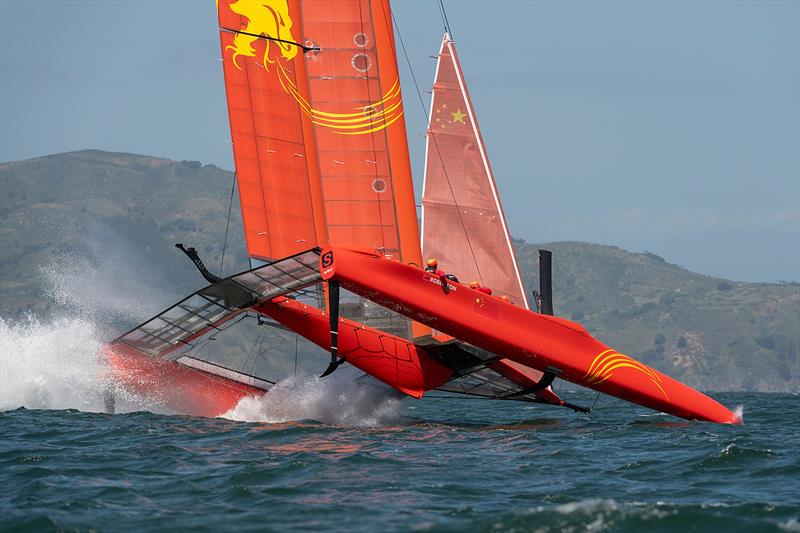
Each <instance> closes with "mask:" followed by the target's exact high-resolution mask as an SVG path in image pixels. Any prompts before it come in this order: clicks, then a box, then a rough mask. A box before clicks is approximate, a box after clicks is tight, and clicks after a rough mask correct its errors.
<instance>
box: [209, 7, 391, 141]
mask: <svg viewBox="0 0 800 533" xmlns="http://www.w3.org/2000/svg"><path fill="white" fill-rule="evenodd" d="M218 6H219V4H218ZM229 7H230V9H231V11H233V12H234V13H236V14H238V15H241V16H242V17H244V18H246V19H247V21H248V22H247V25H246V26H245V27H244V28H242V31H243V32H246V33H249V34H252V35H245V34H243V33H239V34H237V35H236V36H235V37H234V38H233V45H230V46H227V47H226V48H225V50H226V51H231V52H232V55H231V61H232V62H233V64H234V66H235V67H236V68H237V69H239V70H242V65H240V64H239V61H238V58H239V57H240V56H244V57H253V58H255V57H256V50H255V48H254V47H253V43H255V42H256V41H257V40H258V39H260V37H254V35H264V36H268V37H272V38H277V39H281V40H282V41H290V42H278V41H272V40H269V39H267V40H265V43H264V56H263V57H262V58H261V61H260V62H259V64H260V65H261V66H263V67H264V69H265V70H266V71H268V72H275V73H276V75H277V77H278V81H279V82H280V84H281V87H282V88H283V90H284V91H286V93H287V94H289V95H290V96H291V97H292V98H294V100H295V101H296V102H297V104H298V105H299V106H300V109H301V110H302V111H303V113H305V114H306V115H307V116H308V117H309V118H310V119H311V122H312V123H313V124H315V125H317V126H321V127H324V128H327V129H329V130H331V131H332V132H333V133H338V134H340V135H362V134H366V133H372V132H376V131H380V130H382V129H385V128H388V127H389V126H391V125H392V124H394V123H395V122H396V121H397V120H398V119H399V118H400V117H402V116H403V101H402V97H401V95H400V80H399V79H397V80H395V82H394V83H393V84H392V86H391V87H390V88H389V90H388V91H386V93H385V94H384V95H383V96H382V97H381V99H380V100H379V101H377V102H374V103H371V104H369V105H366V106H360V107H354V108H353V112H352V113H331V112H328V111H323V110H321V109H315V108H314V107H312V106H311V104H310V103H309V101H308V100H307V99H306V98H305V97H304V96H303V95H302V94H301V92H300V91H299V90H298V88H297V85H296V84H295V82H294V80H293V79H292V76H291V70H289V69H288V68H287V67H286V66H284V64H283V63H285V62H289V61H292V60H293V59H295V56H297V52H298V48H299V47H298V46H297V45H295V44H292V43H296V42H298V41H297V40H296V39H295V38H294V36H293V35H292V24H293V23H292V19H291V17H290V15H289V5H288V3H287V0H238V1H236V2H233V3H231V4H230V5H229ZM273 45H274V46H273ZM270 66H277V68H275V69H271V68H270Z"/></svg>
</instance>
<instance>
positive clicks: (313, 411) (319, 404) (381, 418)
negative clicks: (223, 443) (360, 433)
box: [222, 368, 402, 427]
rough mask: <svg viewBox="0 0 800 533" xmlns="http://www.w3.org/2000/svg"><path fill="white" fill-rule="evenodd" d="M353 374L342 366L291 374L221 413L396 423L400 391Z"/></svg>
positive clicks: (276, 419)
mask: <svg viewBox="0 0 800 533" xmlns="http://www.w3.org/2000/svg"><path fill="white" fill-rule="evenodd" d="M356 375H357V374H356V373H355V372H346V371H345V369H344V368H343V369H341V370H339V371H337V372H336V373H335V374H333V375H331V376H328V377H326V378H325V379H320V378H318V377H315V376H307V375H298V376H293V377H290V378H287V379H284V380H282V381H280V382H278V383H277V384H276V385H275V386H274V387H273V388H272V389H270V391H269V392H268V393H267V394H265V395H264V396H262V397H261V398H244V399H243V400H241V401H240V402H239V404H238V405H237V406H236V407H235V408H233V409H231V410H230V411H228V412H227V413H225V414H223V415H222V416H223V417H224V418H230V419H231V420H241V421H247V422H268V423H281V422H289V421H295V420H317V421H319V422H324V423H326V424H333V425H337V426H358V427H375V426H384V425H388V424H392V423H395V422H396V421H397V420H398V419H399V417H400V406H401V402H402V398H401V397H400V395H399V393H394V392H392V391H391V389H389V388H388V387H385V386H383V385H379V384H377V382H373V383H375V385H372V386H365V385H364V384H363V381H361V382H359V381H355V380H354V378H355V377H356ZM370 380H371V378H370ZM364 381H366V380H364Z"/></svg>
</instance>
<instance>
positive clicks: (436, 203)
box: [104, 0, 740, 423]
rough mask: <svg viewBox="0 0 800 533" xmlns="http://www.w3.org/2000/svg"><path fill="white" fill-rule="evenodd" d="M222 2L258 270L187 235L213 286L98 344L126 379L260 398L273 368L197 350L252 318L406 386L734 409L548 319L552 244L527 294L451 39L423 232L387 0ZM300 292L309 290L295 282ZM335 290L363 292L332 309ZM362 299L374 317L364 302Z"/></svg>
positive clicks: (211, 400) (181, 390)
mask: <svg viewBox="0 0 800 533" xmlns="http://www.w3.org/2000/svg"><path fill="white" fill-rule="evenodd" d="M218 11H219V27H220V40H221V46H222V54H223V66H224V75H225V86H226V90H227V99H228V111H229V116H230V123H231V135H232V141H233V150H234V158H235V163H236V175H237V181H238V186H239V195H240V200H241V206H242V218H243V221H244V230H245V237H246V242H247V251H248V255H249V256H250V257H251V258H252V259H254V260H258V261H259V262H261V265H260V266H257V267H255V268H253V269H251V270H249V271H246V272H242V273H240V274H237V275H234V276H231V277H228V278H224V279H222V278H218V277H216V276H214V275H213V274H210V273H208V271H206V270H205V268H204V267H203V265H202V262H201V261H200V259H199V258H198V257H197V255H196V253H195V252H194V251H193V250H192V249H189V250H185V249H184V251H186V252H187V254H189V255H190V257H192V259H193V260H194V261H195V263H196V264H197V265H198V267H199V268H200V269H201V272H203V274H204V276H205V277H206V279H208V280H209V281H210V282H211V284H210V285H209V286H207V287H205V288H203V289H201V290H199V291H197V292H195V293H194V294H192V295H191V296H189V297H187V298H185V299H184V300H182V301H180V302H178V303H177V304H175V305H174V306H172V307H170V308H169V309H167V310H166V311H164V312H162V313H160V314H159V315H157V316H155V317H154V318H152V319H150V320H148V321H147V322H145V323H144V324H141V325H140V326H137V327H136V328H134V329H132V330H131V331H129V332H127V333H126V334H124V335H122V336H120V337H119V338H117V339H115V340H114V341H112V342H111V343H109V344H108V345H107V346H106V347H105V350H104V351H105V353H106V355H107V357H108V360H109V362H110V363H111V368H112V369H113V374H114V377H115V379H116V380H117V381H118V382H119V383H120V385H121V386H123V387H125V388H126V389H128V390H133V391H135V392H137V393H140V394H143V395H146V396H148V397H150V398H155V399H156V400H158V401H161V402H163V403H165V404H167V405H169V406H171V407H173V408H175V409H177V410H179V411H182V412H186V413H190V414H198V415H204V416H217V415H220V414H222V413H224V412H226V411H228V410H230V409H231V408H233V407H234V406H235V405H236V404H237V403H238V401H239V400H241V399H242V398H244V397H246V396H253V395H262V394H264V393H266V392H267V391H269V389H270V387H271V386H272V385H273V384H274V381H273V380H270V379H268V378H267V377H263V376H255V375H251V374H249V373H246V372H244V371H242V369H236V368H230V367H227V366H224V365H220V364H218V363H214V362H210V361H207V360H203V359H202V358H201V357H199V356H198V354H197V353H195V351H196V348H197V346H199V345H200V343H201V341H202V340H203V339H206V338H208V337H209V336H212V335H215V334H217V333H218V332H219V331H222V330H224V329H226V328H227V327H229V326H230V325H231V324H234V323H235V322H237V321H238V320H240V319H241V318H242V317H244V316H249V315H253V316H259V317H269V318H270V319H271V320H274V321H275V323H279V324H281V325H282V326H283V327H285V328H288V329H290V330H292V331H294V332H296V333H297V334H299V335H302V336H303V337H305V338H306V339H308V340H310V341H312V342H313V343H315V344H317V345H318V346H320V347H322V348H323V349H324V350H328V351H330V357H331V360H330V364H329V366H328V368H327V370H325V372H324V373H323V376H326V375H328V374H330V373H331V372H333V371H334V370H336V368H338V366H339V365H341V364H344V363H346V364H349V365H352V366H354V367H356V368H358V369H359V370H361V371H363V372H364V373H366V374H368V375H370V376H372V377H374V378H376V379H378V380H380V381H382V382H383V383H385V384H387V385H389V386H391V387H393V388H394V389H396V390H398V391H400V392H402V393H405V394H408V395H410V396H412V397H415V398H421V397H422V396H423V395H425V393H426V392H428V391H431V390H442V391H448V392H452V393H461V394H470V395H478V396H484V397H488V398H496V399H505V400H520V401H528V402H539V403H545V404H552V405H561V406H566V407H570V408H572V409H575V410H579V411H588V410H587V409H585V408H582V407H580V406H576V405H572V404H569V403H566V402H564V401H563V400H561V399H560V398H559V397H558V396H557V395H556V394H555V393H554V392H553V390H552V388H551V384H552V383H553V381H554V380H555V379H565V380H568V381H571V382H573V383H577V384H579V385H582V386H584V387H589V388H591V389H594V390H597V391H599V392H603V393H606V394H610V395H613V396H616V397H618V398H622V399H625V400H628V401H631V402H634V403H637V404H640V405H644V406H647V407H651V408H653V409H656V410H659V411H662V412H665V413H669V414H672V415H675V416H679V417H682V418H687V419H700V420H708V421H713V422H719V423H739V422H740V419H739V418H738V417H737V416H736V415H734V413H732V412H731V411H729V410H728V409H726V408H725V407H723V406H722V405H720V404H719V403H717V402H716V401H714V400H713V399H711V398H709V397H707V396H705V395H703V394H701V393H699V392H697V391H695V390H694V389H692V388H691V387H688V386H686V385H684V384H682V383H680V382H678V381H676V380H674V379H672V378H670V377H668V376H666V375H664V374H662V373H660V372H658V371H657V370H654V369H652V368H650V367H648V366H647V365H645V364H643V363H641V362H639V361H636V360H635V359H633V358H631V357H628V356H626V355H623V354H620V353H618V352H616V351H615V350H613V349H611V348H609V347H608V346H606V345H605V344H603V343H601V342H600V341H598V340H596V339H594V338H593V337H592V336H591V335H590V334H589V333H588V332H587V331H586V330H585V329H584V328H583V327H582V326H580V325H579V324H577V323H575V322H571V321H569V320H565V319H563V318H559V317H555V316H552V296H551V294H550V278H549V261H550V257H549V252H544V251H543V252H542V258H541V259H542V274H541V276H540V282H541V286H540V293H538V294H536V303H537V305H536V308H537V309H536V311H532V310H531V309H530V308H529V304H528V298H527V296H526V291H525V288H524V285H523V283H522V279H521V277H520V273H519V268H518V266H517V262H516V258H515V256H514V250H513V247H512V245H511V239H510V236H509V231H508V226H507V224H506V220H505V217H504V214H503V209H502V205H501V203H500V198H499V195H498V192H497V187H496V185H495V181H494V176H493V174H492V170H491V166H490V164H489V158H488V155H487V152H486V149H485V147H484V144H483V140H482V138H481V134H480V130H479V128H478V122H477V118H476V115H475V110H474V108H473V106H472V102H471V100H470V97H469V93H468V91H467V87H466V83H465V80H464V75H463V73H462V70H461V66H460V64H459V61H458V57H457V54H456V50H455V46H454V43H453V40H452V39H451V38H450V36H449V35H447V34H445V36H444V39H443V40H442V45H441V49H440V51H439V56H438V64H437V69H436V79H435V82H434V87H433V97H432V101H431V107H430V113H429V127H428V133H427V151H426V162H425V179H424V187H423V195H422V231H421V232H420V229H419V227H418V223H417V212H416V206H415V199H414V198H415V197H414V189H413V184H412V175H411V165H410V161H409V155H408V145H407V138H406V129H405V122H404V118H403V102H402V97H401V92H400V81H399V76H398V68H397V54H396V47H395V40H394V33H393V30H392V16H391V12H390V8H389V3H388V0H337V1H327V2H316V1H312V0H259V1H257V0H238V1H237V0H220V2H219V10H218ZM420 236H421V239H420ZM181 248H182V246H181ZM423 257H435V258H437V259H438V260H439V262H438V264H437V263H436V261H430V262H426V263H423V261H422V258H423ZM439 266H441V267H442V268H443V269H445V270H446V272H445V271H443V270H440V269H439ZM459 280H460V281H459ZM489 288H490V289H489ZM310 289H314V290H316V294H318V295H319V296H320V297H319V298H318V299H317V300H314V299H310V300H309V299H308V298H303V297H301V295H307V294H308V293H309V290H310ZM342 290H345V291H349V293H351V300H352V295H357V296H358V297H359V298H360V299H358V300H357V301H356V303H355V304H353V303H350V304H347V305H346V306H343V305H341V304H340V298H341V295H342V292H341V291H342ZM375 304H378V305H379V306H382V308H383V312H382V313H380V316H379V318H378V319H372V318H370V316H368V315H369V313H365V312H364V309H365V306H373V307H374V306H375ZM373 316H374V315H373Z"/></svg>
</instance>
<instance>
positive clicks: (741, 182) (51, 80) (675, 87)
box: [0, 0, 800, 282]
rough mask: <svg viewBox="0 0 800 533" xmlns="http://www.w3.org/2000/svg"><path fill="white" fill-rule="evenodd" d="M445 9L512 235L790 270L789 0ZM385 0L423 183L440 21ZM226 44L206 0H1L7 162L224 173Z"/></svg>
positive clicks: (794, 94)
mask: <svg viewBox="0 0 800 533" xmlns="http://www.w3.org/2000/svg"><path fill="white" fill-rule="evenodd" d="M444 6H445V9H446V12H447V16H448V20H449V23H450V28H451V31H452V33H453V37H454V38H455V43H456V47H457V49H458V52H459V57H460V59H461V64H462V67H463V70H464V75H465V78H466V82H467V84H468V86H469V90H470V93H471V96H472V100H473V105H474V107H475V110H476V114H477V118H478V121H479V123H480V127H481V131H482V134H483V137H484V141H485V144H486V147H487V151H488V154H489V157H490V159H491V162H492V167H493V170H494V173H495V178H496V180H497V184H498V188H499V190H500V195H501V198H502V199H503V203H504V208H505V212H506V215H507V218H508V224H509V227H510V230H511V233H512V235H513V236H515V237H518V238H522V239H525V240H526V241H528V242H536V243H541V242H550V241H561V240H580V241H589V242H596V243H601V244H611V245H615V246H619V247H621V248H624V249H627V250H630V251H634V252H643V251H649V252H652V253H656V254H658V255H660V256H662V257H664V258H665V259H666V260H667V261H669V262H672V263H677V264H679V265H681V266H683V267H685V268H688V269H689V270H692V271H695V272H700V273H703V274H708V275H713V276H719V277H723V278H727V279H732V280H738V281H771V282H774V281H779V280H795V281H796V280H800V2H797V1H764V2H748V1H733V2H726V1H709V2H703V1H697V2H658V1H648V2H630V1H623V2H607V1H589V2H582V1H559V2H547V1H536V2H533V1H532V2H501V1H493V2H477V1H475V2H461V1H455V0H445V2H444ZM393 8H394V14H395V17H396V19H397V23H398V27H399V34H400V37H401V38H402V41H403V44H404V45H405V47H406V50H407V52H408V56H409V62H410V68H411V70H410V69H409V65H408V64H407V63H406V61H405V58H404V56H403V55H402V53H401V54H400V58H399V62H400V74H401V78H402V82H403V86H402V88H403V97H404V101H405V115H406V123H407V128H408V134H409V146H410V150H411V157H412V167H413V171H414V179H415V183H416V184H417V191H418V194H419V191H420V190H421V187H420V184H421V180H422V173H423V165H424V146H425V139H424V134H425V127H426V124H425V116H424V109H426V108H427V107H428V105H429V99H430V94H429V93H428V92H427V91H429V90H430V87H431V85H432V82H433V74H434V68H435V64H436V62H435V60H434V59H431V58H430V56H431V55H435V54H436V52H437V51H438V48H439V44H440V41H441V36H442V31H443V29H442V28H443V24H442V20H441V18H440V16H439V10H438V8H437V4H436V3H434V2H433V1H427V0H426V1H422V0H418V1H402V0H400V1H396V2H394V3H393ZM220 55H221V54H220V51H219V42H218V34H217V30H216V17H215V5H214V2H213V1H208V2H201V1H191V0H184V1H169V0H158V1H156V0H153V1H147V0H141V1H115V2H104V1H100V0H98V1H91V2H82V1H73V2H61V1H55V2H51V1H36V0H32V1H31V0H28V1H15V0H0V161H14V160H21V159H27V158H31V157H37V156H42V155H48V154H53V153H60V152H66V151H70V150H80V149H86V148H97V149H102V150H110V151H123V152H132V153H139V154H147V155H154V156H161V157H167V158H171V159H176V160H183V159H191V160H199V161H202V162H203V163H213V164H216V165H218V166H221V167H223V168H226V169H231V170H232V169H233V166H234V165H233V157H232V153H231V145H230V143H229V137H230V135H229V126H228V120H227V110H226V103H225V88H224V85H223V78H222V68H221V63H220V61H219V59H218V58H219V57H220ZM410 72H413V74H414V77H415V78H416V81H417V86H418V87H419V94H418V92H417V86H415V84H414V83H413V80H412V76H411V75H410ZM420 96H421V98H422V100H423V103H420ZM423 104H424V107H423ZM146 193H147V191H144V190H143V191H142V194H146ZM556 260H557V258H556Z"/></svg>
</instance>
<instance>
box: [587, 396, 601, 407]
mask: <svg viewBox="0 0 800 533" xmlns="http://www.w3.org/2000/svg"><path fill="white" fill-rule="evenodd" d="M599 399H600V393H599V392H598V393H597V396H595V397H594V402H592V406H591V407H590V408H589V410H590V411H594V406H595V405H597V400H599Z"/></svg>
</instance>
